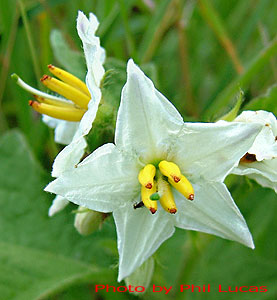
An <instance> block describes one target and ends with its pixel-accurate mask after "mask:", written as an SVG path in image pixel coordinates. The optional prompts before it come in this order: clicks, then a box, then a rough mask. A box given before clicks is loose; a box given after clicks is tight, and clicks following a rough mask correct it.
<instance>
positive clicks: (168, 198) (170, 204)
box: [158, 178, 177, 214]
mask: <svg viewBox="0 0 277 300" xmlns="http://www.w3.org/2000/svg"><path fill="white" fill-rule="evenodd" d="M158 192H159V193H161V198H160V203H161V205H162V207H163V209H164V210H165V211H167V212H169V213H171V214H175V213H176V212H177V207H176V204H175V201H174V197H173V194H172V191H171V187H170V185H169V183H168V182H166V181H165V180H163V179H162V178H159V179H158Z"/></svg>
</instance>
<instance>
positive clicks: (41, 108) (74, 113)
mask: <svg viewBox="0 0 277 300" xmlns="http://www.w3.org/2000/svg"><path fill="white" fill-rule="evenodd" d="M29 105H30V106H32V108H33V109H34V110H35V111H37V112H39V113H40V114H45V115H48V116H50V117H53V118H55V119H60V120H66V121H72V122H79V121H80V120H81V119H82V117H83V115H84V113H85V110H83V109H79V108H67V107H59V106H53V105H49V104H45V103H39V102H37V101H29Z"/></svg>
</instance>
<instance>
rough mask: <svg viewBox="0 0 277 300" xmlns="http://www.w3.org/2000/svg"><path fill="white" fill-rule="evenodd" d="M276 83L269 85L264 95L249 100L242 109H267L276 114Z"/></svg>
mask: <svg viewBox="0 0 277 300" xmlns="http://www.w3.org/2000/svg"><path fill="white" fill-rule="evenodd" d="M276 99H277V85H276V84H274V85H273V86H271V87H270V88H269V89H268V90H267V92H266V93H265V94H264V95H261V96H258V97H256V98H254V99H253V100H251V101H250V102H249V103H248V104H247V105H246V106H245V107H244V109H247V110H267V111H271V112H273V114H275V116H277V105H276V103H277V102H276Z"/></svg>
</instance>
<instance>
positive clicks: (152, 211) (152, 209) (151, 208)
mask: <svg viewBox="0 0 277 300" xmlns="http://www.w3.org/2000/svg"><path fill="white" fill-rule="evenodd" d="M149 210H150V211H151V214H152V215H154V213H155V212H156V211H157V210H156V208H154V207H150V209H149Z"/></svg>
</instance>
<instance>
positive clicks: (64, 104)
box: [34, 95, 76, 108]
mask: <svg viewBox="0 0 277 300" xmlns="http://www.w3.org/2000/svg"><path fill="white" fill-rule="evenodd" d="M34 97H35V98H36V100H37V101H38V102H40V103H45V104H49V105H54V106H60V107H67V108H76V106H75V105H74V104H73V103H71V102H69V101H65V100H62V99H61V101H59V100H54V99H47V98H44V97H40V96H36V95H34Z"/></svg>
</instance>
